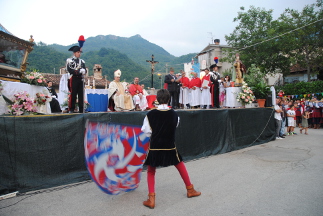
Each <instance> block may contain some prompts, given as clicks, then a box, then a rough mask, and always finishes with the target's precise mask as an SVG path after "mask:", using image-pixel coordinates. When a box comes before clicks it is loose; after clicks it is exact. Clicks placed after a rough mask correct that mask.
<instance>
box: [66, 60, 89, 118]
mask: <svg viewBox="0 0 323 216" xmlns="http://www.w3.org/2000/svg"><path fill="white" fill-rule="evenodd" d="M82 68H83V69H84V70H86V69H85V62H84V60H82V59H80V58H76V57H75V56H74V57H73V58H68V59H67V60H66V70H67V71H68V72H69V73H70V74H71V78H70V80H69V83H68V85H69V89H70V91H71V94H70V98H69V103H68V107H69V110H70V112H71V111H72V112H73V111H74V110H75V103H76V96H77V98H78V105H79V112H80V113H82V112H83V110H84V95H83V94H84V83H83V82H84V80H83V76H84V75H83V74H82V73H80V70H81V69H82Z"/></svg>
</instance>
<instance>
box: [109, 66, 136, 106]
mask: <svg viewBox="0 0 323 216" xmlns="http://www.w3.org/2000/svg"><path fill="white" fill-rule="evenodd" d="M120 77H121V71H120V70H119V69H118V70H116V71H115V72H114V80H113V81H112V82H110V84H109V88H108V97H109V105H108V110H109V111H129V110H133V109H134V108H135V107H134V105H133V102H132V97H131V95H130V94H129V91H128V89H127V83H125V82H120Z"/></svg>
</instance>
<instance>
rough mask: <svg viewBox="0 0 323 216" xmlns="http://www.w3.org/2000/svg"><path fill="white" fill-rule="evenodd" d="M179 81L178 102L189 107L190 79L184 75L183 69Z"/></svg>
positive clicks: (183, 106)
mask: <svg viewBox="0 0 323 216" xmlns="http://www.w3.org/2000/svg"><path fill="white" fill-rule="evenodd" d="M179 81H180V83H181V87H180V92H179V103H180V104H181V106H182V108H184V109H185V106H186V108H187V109H189V108H190V79H189V78H188V77H186V73H185V71H182V77H181V78H180V79H179Z"/></svg>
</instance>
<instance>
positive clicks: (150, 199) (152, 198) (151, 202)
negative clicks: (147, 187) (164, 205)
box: [142, 193, 156, 209]
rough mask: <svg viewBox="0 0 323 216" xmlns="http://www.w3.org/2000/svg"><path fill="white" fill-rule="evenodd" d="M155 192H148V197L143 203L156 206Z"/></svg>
mask: <svg viewBox="0 0 323 216" xmlns="http://www.w3.org/2000/svg"><path fill="white" fill-rule="evenodd" d="M155 195H156V194H155V193H149V194H148V199H147V200H146V201H144V202H143V203H142V204H143V205H144V206H146V207H148V208H151V209H153V208H155Z"/></svg>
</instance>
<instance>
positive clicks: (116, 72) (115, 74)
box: [114, 69, 121, 77]
mask: <svg viewBox="0 0 323 216" xmlns="http://www.w3.org/2000/svg"><path fill="white" fill-rule="evenodd" d="M114 77H121V70H119V69H118V70H116V71H115V72H114Z"/></svg>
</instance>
